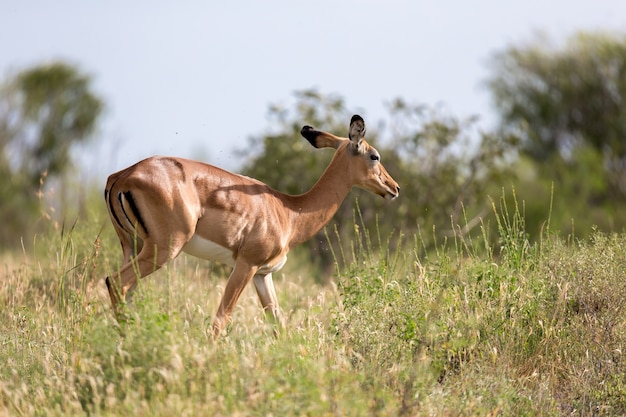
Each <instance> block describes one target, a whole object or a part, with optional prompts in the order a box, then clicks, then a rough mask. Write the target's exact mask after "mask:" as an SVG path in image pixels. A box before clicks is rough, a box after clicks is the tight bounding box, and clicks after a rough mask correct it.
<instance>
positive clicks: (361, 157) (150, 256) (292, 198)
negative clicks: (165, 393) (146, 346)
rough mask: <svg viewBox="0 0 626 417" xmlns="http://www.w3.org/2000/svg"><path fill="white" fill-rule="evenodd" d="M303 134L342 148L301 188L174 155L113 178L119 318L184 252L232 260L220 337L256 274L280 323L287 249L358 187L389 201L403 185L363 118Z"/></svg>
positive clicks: (109, 192) (113, 283)
mask: <svg viewBox="0 0 626 417" xmlns="http://www.w3.org/2000/svg"><path fill="white" fill-rule="evenodd" d="M300 133H301V134H302V136H304V137H305V138H306V139H307V140H308V141H309V142H310V143H311V145H313V146H314V147H316V148H335V149H336V152H335V155H334V157H333V159H332V161H331V162H330V164H329V165H328V167H327V168H326V170H325V171H324V174H323V175H322V176H321V177H320V179H319V180H318V181H317V183H316V184H315V185H314V186H313V187H312V188H311V190H310V191H308V192H306V193H304V194H301V195H287V194H283V193H281V192H279V191H276V190H274V189H272V188H270V187H269V186H267V185H265V184H264V183H262V182H260V181H258V180H255V179H253V178H249V177H245V176H242V175H237V174H233V173H230V172H228V171H224V170H222V169H220V168H217V167H214V166H211V165H208V164H204V163H202V162H196V161H191V160H188V159H182V158H172V157H160V156H155V157H151V158H148V159H145V160H143V161H141V162H138V163H136V164H135V165H133V166H131V167H128V168H126V169H124V170H122V171H119V172H116V173H114V174H112V175H111V176H110V177H109V178H108V181H107V185H106V189H105V193H104V196H105V200H106V203H107V206H108V209H109V215H110V217H111V221H112V222H113V226H114V227H115V231H116V232H117V235H118V237H119V239H120V243H121V244H122V251H123V255H124V263H123V265H122V267H121V268H120V269H119V271H118V272H117V273H116V274H115V275H113V276H112V277H107V278H106V284H107V288H108V290H109V295H110V297H111V302H112V304H113V310H114V311H115V313H116V314H117V316H118V317H119V316H120V314H122V308H123V302H122V301H123V300H125V301H128V300H129V296H130V294H131V292H132V290H133V289H134V288H135V287H136V286H137V281H138V278H140V277H141V278H142V277H145V276H147V275H149V274H151V273H153V272H154V271H156V270H157V269H159V268H161V267H162V266H163V265H164V264H165V263H167V262H168V261H170V260H172V259H174V258H176V257H177V256H178V255H179V254H180V253H181V252H186V253H188V254H191V255H194V256H197V257H199V258H203V259H209V260H214V261H218V262H221V263H224V264H227V265H230V266H232V267H233V269H232V272H231V274H230V277H229V278H228V282H227V283H226V287H225V288H224V293H223V295H222V299H221V301H220V304H219V307H218V310H217V314H216V315H215V319H214V322H213V333H214V335H215V336H216V337H217V336H219V334H220V332H221V331H222V330H223V328H224V326H225V325H226V324H227V322H228V320H229V318H230V315H231V313H232V312H233V309H234V307H235V304H236V303H237V300H238V299H239V296H240V295H241V293H242V291H243V290H244V288H245V287H246V285H247V284H248V283H249V282H250V281H251V280H252V281H253V282H254V286H255V288H256V291H257V294H258V296H259V299H260V300H261V304H262V306H263V309H264V310H265V311H266V313H267V314H268V315H269V316H270V317H272V318H273V319H274V320H276V321H277V322H278V323H280V324H282V319H281V317H280V312H279V307H278V299H277V297H276V291H275V289H274V283H273V281H272V273H273V272H276V271H278V270H279V269H281V268H282V266H283V265H284V264H285V261H286V260H287V253H288V252H289V250H290V249H291V248H293V247H294V246H296V245H297V244H299V243H302V242H304V241H306V240H308V239H309V238H311V237H312V236H313V235H314V234H315V233H317V232H318V231H319V230H320V229H321V228H322V227H324V225H326V223H328V222H329V221H330V219H331V218H332V216H333V215H334V214H335V212H336V211H337V209H338V208H339V206H340V204H341V203H342V201H343V200H344V199H345V197H346V196H347V195H348V193H349V192H350V189H351V188H352V187H353V186H356V187H360V188H363V189H366V190H369V191H371V192H373V193H375V194H378V195H380V196H382V197H384V198H386V199H393V198H395V197H397V196H398V193H399V191H400V187H399V186H398V184H397V183H396V182H395V181H394V180H393V178H391V176H390V175H389V174H388V173H387V171H386V170H385V168H384V167H383V165H382V164H381V162H380V155H379V153H378V151H377V150H376V149H374V148H373V147H372V146H370V145H369V144H368V143H367V142H366V141H365V140H364V139H363V138H364V135H365V122H364V121H363V119H362V118H361V117H360V116H358V115H355V116H353V117H352V119H351V121H350V127H349V134H348V137H349V138H341V137H337V136H335V135H333V134H331V133H328V132H323V131H318V130H316V129H314V128H312V127H311V126H304V127H303V128H302V130H301V132H300Z"/></svg>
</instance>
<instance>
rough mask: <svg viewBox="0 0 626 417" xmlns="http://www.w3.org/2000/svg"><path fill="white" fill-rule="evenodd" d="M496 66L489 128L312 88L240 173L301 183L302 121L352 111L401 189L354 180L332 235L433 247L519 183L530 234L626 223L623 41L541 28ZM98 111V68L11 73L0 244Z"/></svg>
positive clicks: (285, 184) (256, 146) (480, 221)
mask: <svg viewBox="0 0 626 417" xmlns="http://www.w3.org/2000/svg"><path fill="white" fill-rule="evenodd" d="M490 65H491V66H490V73H491V75H490V77H489V79H488V80H487V83H486V86H487V88H488V89H489V91H490V93H491V94H492V97H493V101H494V104H495V107H496V109H497V111H498V114H499V116H500V125H499V126H498V127H497V128H495V129H494V130H493V131H484V130H481V129H480V128H479V126H478V118H477V117H469V118H464V119H463V118H458V117H455V116H454V115H451V114H449V113H448V112H446V111H445V110H442V109H440V108H432V107H429V106H425V105H420V104H415V103H410V102H407V101H405V100H404V99H402V98H396V99H393V100H392V101H391V102H390V103H389V104H388V105H387V112H388V116H387V117H385V118H384V120H372V119H369V118H368V117H367V112H363V111H354V110H353V109H348V107H347V105H346V103H345V100H344V98H343V97H341V96H338V95H333V94H323V93H321V92H319V91H316V90H303V91H298V92H296V93H295V104H293V105H289V106H287V107H283V106H280V105H270V108H269V116H270V125H271V126H272V128H271V131H268V132H267V133H266V134H263V135H260V136H257V137H252V138H250V146H248V147H247V148H246V150H245V151H244V150H242V151H241V152H240V154H241V156H242V157H243V160H244V161H245V165H244V166H243V169H242V172H243V173H244V174H246V175H250V176H253V177H256V178H259V179H260V180H262V181H265V182H266V183H268V184H269V185H270V186H272V187H274V188H276V189H278V190H281V191H283V192H287V193H291V194H299V193H303V192H305V191H307V190H308V189H309V188H310V187H311V186H312V185H313V184H314V183H315V182H316V181H317V179H318V178H319V176H320V175H321V174H322V172H323V170H324V169H325V168H326V166H327V164H328V162H329V161H330V159H331V157H332V153H333V152H332V151H331V150H323V149H322V150H317V149H314V148H312V147H311V146H310V144H309V143H308V142H307V141H306V140H304V139H303V138H301V137H300V134H299V131H300V128H301V127H302V125H304V124H310V125H312V126H315V127H316V128H318V129H323V130H328V131H330V132H333V133H335V134H338V135H343V136H345V135H347V128H348V121H349V120H350V116H351V115H352V114H353V113H361V114H362V115H363V116H364V117H365V120H366V123H367V125H368V134H367V140H368V141H369V142H370V143H372V144H373V145H374V146H376V147H377V148H378V149H379V151H380V153H381V156H382V162H383V164H384V165H385V167H386V168H387V170H388V171H389V172H390V174H391V175H392V176H393V177H394V178H395V179H396V180H397V181H398V183H399V184H400V186H401V187H402V192H401V195H400V197H399V198H398V199H396V200H395V201H393V202H391V203H389V202H386V201H384V200H383V199H381V198H380V197H377V196H372V195H370V194H369V193H367V192H365V191H361V190H354V191H353V193H352V194H351V196H350V197H349V198H348V199H347V200H346V202H344V204H343V205H342V206H341V208H340V209H339V212H338V213H337V215H336V216H335V218H334V219H333V221H332V222H331V227H330V228H327V231H328V235H329V236H330V238H331V241H332V244H333V245H334V244H338V241H337V240H336V235H335V232H334V228H335V227H336V229H337V232H338V235H339V236H342V235H343V236H352V234H351V233H350V232H351V231H352V229H353V228H354V227H355V220H356V224H358V225H359V227H365V228H367V229H368V230H370V233H371V234H372V236H373V237H375V234H376V228H377V227H378V229H379V230H380V234H381V235H382V236H383V240H384V239H385V237H386V236H388V235H389V234H391V233H392V232H395V235H394V236H395V238H397V237H398V235H399V234H400V233H402V234H403V235H404V236H407V238H408V239H411V240H412V239H413V238H414V236H416V235H417V233H418V232H419V234H418V236H419V239H420V240H421V241H423V243H424V247H426V248H428V247H433V246H434V245H436V244H440V243H441V242H442V241H443V240H444V239H446V238H450V237H452V236H455V235H458V234H462V235H466V234H472V233H482V230H481V227H483V226H484V227H486V228H489V227H493V223H494V222H493V221H491V216H493V213H492V210H491V207H492V206H491V200H490V197H491V198H493V200H496V201H497V200H498V198H499V197H500V196H501V195H502V193H503V191H504V192H505V193H506V192H510V191H511V189H512V187H513V188H514V189H515V193H516V196H517V200H518V201H522V200H523V201H524V210H525V216H526V226H527V230H528V232H529V233H531V235H532V234H533V233H536V232H538V231H539V230H540V229H541V228H542V227H544V223H545V221H546V220H547V218H548V216H550V225H551V229H552V230H558V231H561V232H562V233H564V234H570V233H572V232H575V234H576V235H577V236H579V237H584V236H585V235H586V234H587V233H588V232H589V231H590V230H591V227H592V226H594V225H596V226H598V227H599V228H600V229H604V230H615V231H621V230H623V229H624V227H625V225H626V213H625V214H622V213H624V212H625V210H623V207H624V203H625V202H626V107H625V103H624V100H625V99H626V38H625V37H623V36H619V35H615V34H578V35H576V36H574V37H572V38H570V39H569V40H568V41H567V42H566V43H564V44H562V45H553V44H551V43H550V42H548V41H546V40H545V39H535V40H534V41H532V42H530V43H529V44H526V45H522V46H518V47H510V48H508V49H506V50H503V51H501V52H500V53H498V54H496V55H494V57H493V60H492V61H491V64H490ZM101 109H102V102H101V100H100V99H99V98H98V97H97V96H96V95H95V94H94V93H93V92H92V91H91V87H90V80H89V78H88V77H87V76H85V75H83V74H81V73H80V72H79V71H78V70H77V69H75V68H73V67H71V66H67V65H64V64H54V65H48V66H42V67H36V68H33V69H29V70H26V71H24V72H22V73H20V74H18V75H17V76H15V77H13V78H10V79H9V80H8V81H7V82H6V83H5V84H4V86H3V88H2V90H0V172H1V173H2V174H4V175H3V178H8V179H9V180H8V181H3V182H2V185H0V199H1V200H0V201H1V205H0V218H1V219H2V221H3V223H4V224H8V223H9V227H5V228H4V229H3V230H2V232H1V234H0V245H4V247H10V246H11V245H7V242H14V241H15V236H19V235H20V234H23V233H24V231H25V230H27V227H26V226H27V225H28V224H30V223H32V222H33V221H34V219H36V218H37V204H38V200H37V197H36V196H37V192H38V191H39V190H40V189H41V185H40V178H42V176H45V175H46V173H47V176H48V177H50V176H53V175H59V174H60V173H61V172H62V171H63V170H65V169H66V168H67V167H68V166H70V162H71V158H70V155H71V153H70V152H69V151H70V149H71V147H72V146H74V145H75V144H78V143H81V142H84V141H86V140H87V139H88V138H89V137H91V134H92V133H93V131H94V129H95V128H96V126H97V121H98V116H99V115H100V112H101ZM552 197H553V201H554V203H553V205H552V207H551V205H550V204H551V201H552ZM355 199H357V201H358V203H357V204H354V200H355ZM99 203H100V204H103V203H101V202H99ZM357 206H358V208H359V212H360V214H355V208H356V207H357ZM550 210H551V212H550ZM13 219H20V220H15V221H13ZM573 229H575V230H573ZM345 243H346V242H344V244H345ZM306 249H307V253H308V254H309V256H310V259H311V261H312V262H314V263H317V264H318V265H319V266H320V267H325V268H327V267H328V266H329V265H332V262H333V258H332V254H331V253H330V251H329V248H328V242H327V238H326V236H325V234H324V232H323V231H322V232H320V233H318V235H317V236H315V237H314V238H313V239H312V240H311V241H310V242H308V243H307V246H306Z"/></svg>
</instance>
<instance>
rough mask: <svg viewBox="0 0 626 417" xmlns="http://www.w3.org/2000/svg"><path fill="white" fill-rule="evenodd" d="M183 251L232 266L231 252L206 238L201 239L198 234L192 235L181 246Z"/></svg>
mask: <svg viewBox="0 0 626 417" xmlns="http://www.w3.org/2000/svg"><path fill="white" fill-rule="evenodd" d="M183 252H185V253H188V254H190V255H193V256H196V257H198V258H202V259H208V260H211V261H217V262H220V263H223V264H226V265H230V266H234V265H235V259H234V258H233V252H232V251H231V250H230V249H228V248H225V247H224V246H221V245H218V244H217V243H215V242H212V241H210V240H207V239H203V238H201V237H199V236H198V235H194V236H193V237H192V238H191V240H190V241H189V242H187V244H186V245H185V246H184V247H183Z"/></svg>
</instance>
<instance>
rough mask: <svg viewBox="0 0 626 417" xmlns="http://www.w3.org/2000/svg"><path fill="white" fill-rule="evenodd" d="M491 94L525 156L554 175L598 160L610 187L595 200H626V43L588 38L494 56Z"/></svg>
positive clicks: (620, 39) (606, 37)
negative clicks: (567, 167) (555, 169)
mask: <svg viewBox="0 0 626 417" xmlns="http://www.w3.org/2000/svg"><path fill="white" fill-rule="evenodd" d="M488 87H489V89H490V90H491V93H492V95H493V97H494V102H495V104H496V108H497V110H498V111H499V113H500V116H501V120H502V128H503V130H504V131H505V132H508V133H512V134H515V135H517V136H519V137H520V139H521V141H522V144H521V145H522V147H521V149H522V152H523V154H524V155H527V156H529V157H530V158H532V159H533V160H535V161H537V162H540V163H544V164H546V166H547V167H549V166H559V165H562V164H563V163H565V164H568V163H569V164H570V165H576V159H577V158H578V157H581V156H583V155H587V156H585V158H586V159H590V158H591V159H598V157H599V159H600V160H601V161H602V162H603V163H602V164H601V165H600V166H597V167H596V168H597V169H599V170H601V171H604V172H605V173H606V181H607V182H608V184H609V187H608V188H607V189H606V192H604V194H603V195H602V196H599V195H598V194H597V193H595V194H594V195H592V196H590V198H592V199H596V200H597V199H598V198H604V199H615V198H620V199H624V198H626V140H625V138H626V106H625V105H624V103H625V102H626V36H617V35H606V34H586V33H581V34H578V35H576V36H573V37H572V38H571V39H569V41H568V42H567V43H566V44H565V45H564V46H563V47H554V46H552V45H550V44H549V43H548V42H545V41H544V40H539V41H537V42H535V43H533V44H530V45H527V46H524V47H512V48H509V49H507V50H505V51H504V52H501V53H499V54H497V55H496V56H495V58H494V61H493V76H491V78H490V79H489V81H488ZM590 153H597V154H598V156H593V155H589V154H590ZM554 174H556V175H557V178H555V179H556V180H557V182H560V180H562V179H563V178H562V176H563V175H564V174H563V173H562V172H561V173H556V172H554ZM559 177H560V178H559ZM581 180H583V181H584V178H581Z"/></svg>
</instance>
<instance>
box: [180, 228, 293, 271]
mask: <svg viewBox="0 0 626 417" xmlns="http://www.w3.org/2000/svg"><path fill="white" fill-rule="evenodd" d="M183 252H185V253H188V254H189V255H193V256H195V257H197V258H202V259H208V260H211V261H216V262H220V263H223V264H226V265H229V266H235V259H234V258H233V252H232V251H231V250H230V249H228V248H225V247H224V246H221V245H218V244H217V243H215V242H213V241H211V240H207V239H203V238H201V237H199V236H198V235H194V236H193V237H192V238H191V240H190V241H189V242H187V244H186V245H185V246H184V247H183ZM285 262H287V256H284V257H282V258H280V259H276V260H275V261H274V262H272V263H270V264H266V265H261V267H260V268H259V271H258V273H259V274H262V275H265V274H270V273H272V272H276V271H278V270H279V269H281V268H282V267H283V266H284V265H285Z"/></svg>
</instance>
